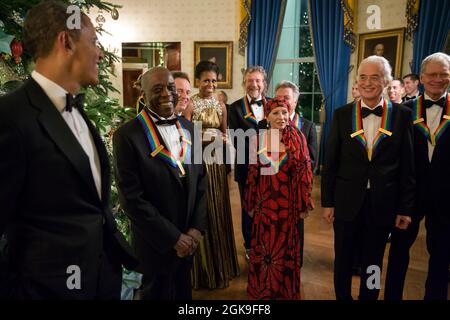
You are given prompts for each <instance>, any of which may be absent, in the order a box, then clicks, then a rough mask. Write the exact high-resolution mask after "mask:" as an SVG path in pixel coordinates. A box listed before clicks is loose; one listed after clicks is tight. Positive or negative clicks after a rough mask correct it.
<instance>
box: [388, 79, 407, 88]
mask: <svg viewBox="0 0 450 320" xmlns="http://www.w3.org/2000/svg"><path fill="white" fill-rule="evenodd" d="M392 81H398V82H400V84H401V86H402V87H404V86H405V83H404V82H403V80H402V79H400V78H393V79H392V80H391V82H392Z"/></svg>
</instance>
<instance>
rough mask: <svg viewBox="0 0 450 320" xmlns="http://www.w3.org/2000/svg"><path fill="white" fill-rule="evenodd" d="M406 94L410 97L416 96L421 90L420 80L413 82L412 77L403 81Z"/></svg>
mask: <svg viewBox="0 0 450 320" xmlns="http://www.w3.org/2000/svg"><path fill="white" fill-rule="evenodd" d="M403 82H404V84H405V92H406V94H407V95H408V96H412V95H414V94H415V93H416V92H417V91H418V90H419V80H413V79H412V78H411V77H406V78H404V79H403Z"/></svg>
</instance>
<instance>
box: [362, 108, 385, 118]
mask: <svg viewBox="0 0 450 320" xmlns="http://www.w3.org/2000/svg"><path fill="white" fill-rule="evenodd" d="M370 114H374V115H376V116H378V117H381V116H382V115H383V107H382V106H377V107H376V108H374V109H369V108H361V116H362V117H363V118H365V117H367V116H369V115H370Z"/></svg>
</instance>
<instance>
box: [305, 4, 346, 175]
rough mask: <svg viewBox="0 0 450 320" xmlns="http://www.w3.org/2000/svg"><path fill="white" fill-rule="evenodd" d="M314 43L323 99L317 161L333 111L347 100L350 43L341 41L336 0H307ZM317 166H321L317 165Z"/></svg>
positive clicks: (340, 22) (341, 29) (342, 30)
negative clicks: (322, 123) (322, 118)
mask: <svg viewBox="0 0 450 320" xmlns="http://www.w3.org/2000/svg"><path fill="white" fill-rule="evenodd" d="M309 5H310V7H309V8H310V13H311V26H312V36H313V47H314V53H315V57H316V65H317V71H318V75H319V81H320V86H321V88H322V93H323V97H324V99H325V123H324V125H323V128H322V132H321V144H320V146H321V147H320V154H319V164H322V163H323V158H324V152H325V141H326V138H327V137H328V133H329V131H330V126H331V120H332V118H333V112H334V110H335V109H337V108H338V107H341V106H343V105H344V104H346V103H347V85H348V74H349V72H350V70H351V69H349V64H350V47H349V46H348V45H347V44H346V43H345V42H344V21H343V20H344V13H343V10H342V8H341V2H340V1H336V0H310V1H309ZM319 168H320V166H319Z"/></svg>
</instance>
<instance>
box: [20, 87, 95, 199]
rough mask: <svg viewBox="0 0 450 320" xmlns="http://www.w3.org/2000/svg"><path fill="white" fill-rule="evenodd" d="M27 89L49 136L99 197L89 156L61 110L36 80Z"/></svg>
mask: <svg viewBox="0 0 450 320" xmlns="http://www.w3.org/2000/svg"><path fill="white" fill-rule="evenodd" d="M25 90H26V91H27V93H28V96H29V98H30V103H31V104H32V105H33V106H34V107H35V108H37V109H39V110H40V111H41V113H40V114H39V116H38V120H39V122H40V123H41V125H42V126H43V127H44V129H45V130H46V131H47V133H48V135H49V137H50V138H51V139H52V140H53V141H54V142H55V143H56V145H57V146H58V147H59V149H60V150H61V152H62V153H64V154H65V155H66V157H67V160H68V161H69V162H70V163H72V165H73V166H74V168H75V170H76V171H77V172H78V173H79V175H80V176H81V177H82V179H83V180H84V181H85V182H86V185H87V187H88V188H89V189H90V190H91V192H93V193H94V194H95V195H96V197H97V199H98V194H97V190H96V188H95V183H94V179H93V177H92V172H91V168H90V165H89V158H88V156H87V155H86V153H85V152H84V150H83V148H82V147H81V145H80V143H79V142H78V140H77V139H76V137H75V136H74V135H73V133H72V131H71V130H70V128H69V127H68V126H67V123H66V122H65V121H64V119H63V117H62V116H61V114H60V113H59V111H58V110H57V109H56V107H55V106H54V105H53V103H52V102H51V101H50V99H49V98H48V97H47V95H46V94H45V92H44V91H43V90H42V88H41V87H40V86H39V85H38V84H37V83H36V82H35V81H34V80H32V79H31V80H29V81H28V83H27V84H26V86H25Z"/></svg>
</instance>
